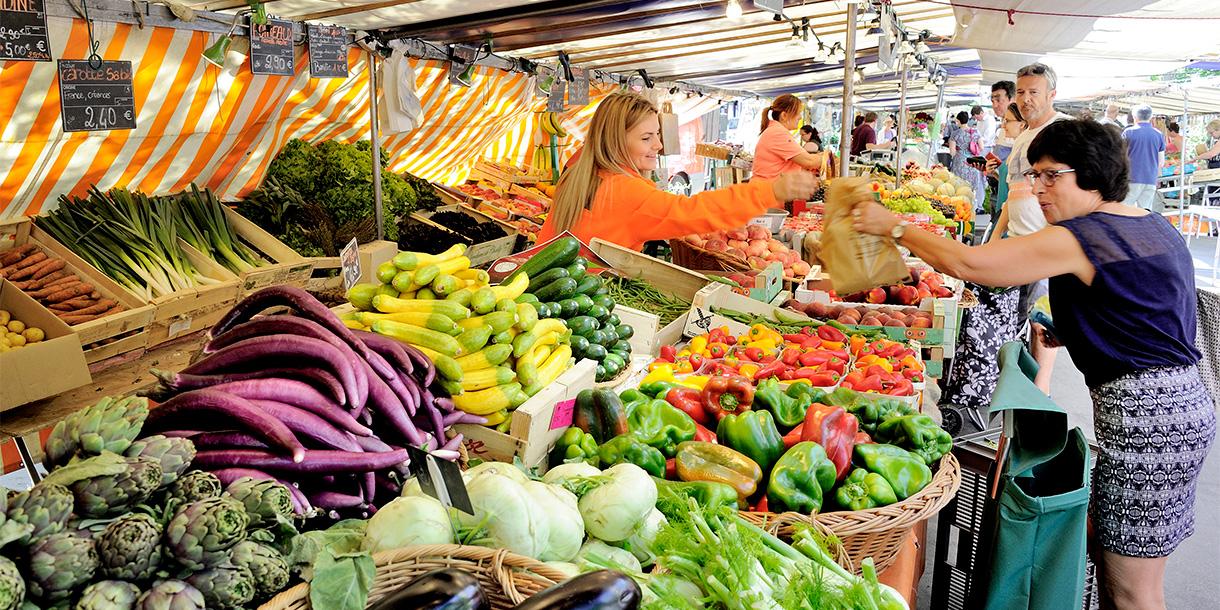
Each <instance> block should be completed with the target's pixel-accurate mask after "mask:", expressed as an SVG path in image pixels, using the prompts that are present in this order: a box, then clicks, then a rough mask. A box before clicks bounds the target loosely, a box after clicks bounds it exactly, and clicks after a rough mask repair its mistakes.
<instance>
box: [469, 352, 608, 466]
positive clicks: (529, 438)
mask: <svg viewBox="0 0 1220 610" xmlns="http://www.w3.org/2000/svg"><path fill="white" fill-rule="evenodd" d="M596 372H597V362H595V361H593V360H580V361H578V362H577V363H576V364H575V365H574V366H573V367H572V368H570V369H568V370H567V371H566V372H564V374H562V375H560V376H559V379H556V380H555V382H554V383H552V384H551V385H549V386H547V387H545V388H543V389H542V391H541V392H539V393H537V394H535V395H534V396H532V397H531V398H530V399H529V400H528V401H526V402H525V404H522V405H521V406H520V407H517V409H516V410H515V411H513V413H512V423H511V424H510V426H509V432H508V434H504V433H502V432H497V431H496V430H495V429H494V428H488V427H486V426H477V425H471V424H458V425H456V426H454V429H455V430H456V431H458V432H460V433H462V436H463V437H464V440H463V444H464V445H465V446H466V451H467V453H469V454H470V457H472V458H479V459H481V460H491V461H496V462H510V463H511V462H512V461H513V459H514V458H519V459H520V460H521V462H522V463H523V464H524V465H525V467H526V468H534V467H537V468H538V469H539V470H540V471H545V470H546V467H547V460H546V458H547V455H548V454H549V453H550V451H551V447H552V446H554V444H555V441H556V440H558V439H559V437H560V436H563V432H564V430H567V429H568V427H569V426H571V425H572V413H573V411H574V406H575V404H576V395H577V394H579V393H580V392H581V391H582V390H588V389H592V388H593V380H594V377H595V376H596Z"/></svg>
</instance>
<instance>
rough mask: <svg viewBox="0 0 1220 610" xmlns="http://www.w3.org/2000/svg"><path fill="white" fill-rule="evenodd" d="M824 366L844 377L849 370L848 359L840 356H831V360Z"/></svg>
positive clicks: (823, 366) (823, 365)
mask: <svg viewBox="0 0 1220 610" xmlns="http://www.w3.org/2000/svg"><path fill="white" fill-rule="evenodd" d="M822 368H824V369H826V370H828V371H835V372H836V373H838V374H839V376H840V377H842V376H843V374H844V373H846V372H847V361H846V360H844V359H842V358H840V357H838V356H831V357H830V360H827V361H826V362H825V363H823V364H822Z"/></svg>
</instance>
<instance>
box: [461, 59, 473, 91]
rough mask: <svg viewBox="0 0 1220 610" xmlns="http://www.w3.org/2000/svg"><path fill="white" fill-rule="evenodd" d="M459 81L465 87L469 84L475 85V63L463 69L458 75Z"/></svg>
mask: <svg viewBox="0 0 1220 610" xmlns="http://www.w3.org/2000/svg"><path fill="white" fill-rule="evenodd" d="M457 81H458V82H459V83H461V84H462V86H463V87H469V86H471V85H473V84H474V64H469V65H467V66H466V69H465V70H462V73H461V74H458V75H457Z"/></svg>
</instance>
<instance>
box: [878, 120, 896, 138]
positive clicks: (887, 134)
mask: <svg viewBox="0 0 1220 610" xmlns="http://www.w3.org/2000/svg"><path fill="white" fill-rule="evenodd" d="M894 123H895V121H894V117H893V116H887V117H885V121H883V122H882V123H881V133H880V134H878V135H877V141H879V142H892V141H893V140H894V139H895V138H897V137H898V130H897V129H895V128H894Z"/></svg>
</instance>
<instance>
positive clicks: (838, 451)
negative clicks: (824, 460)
mask: <svg viewBox="0 0 1220 610" xmlns="http://www.w3.org/2000/svg"><path fill="white" fill-rule="evenodd" d="M859 431H860V422H859V421H858V420H856V416H855V415H852V414H851V413H848V412H847V411H845V410H844V409H843V407H829V406H826V405H823V404H819V403H813V404H812V405H809V410H807V411H806V412H805V423H804V424H803V425H802V426H801V440H802V441H813V442H815V443H817V444H819V445H821V446H822V448H823V449H825V450H826V456H827V457H829V458H830V461H831V462H834V465H835V472H836V475H837V476H836V479H837V480H840V481H841V480H843V478H844V477H846V476H847V472H848V471H849V470H851V454H852V449H853V448H854V447H855V446H856V433H857V432H859Z"/></svg>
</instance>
